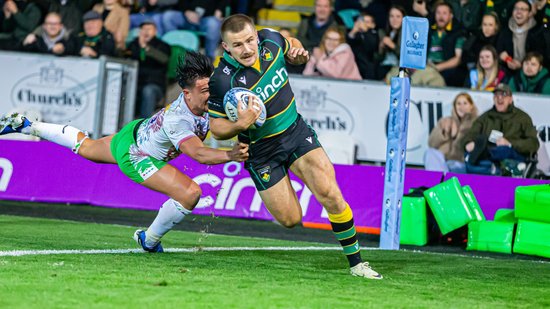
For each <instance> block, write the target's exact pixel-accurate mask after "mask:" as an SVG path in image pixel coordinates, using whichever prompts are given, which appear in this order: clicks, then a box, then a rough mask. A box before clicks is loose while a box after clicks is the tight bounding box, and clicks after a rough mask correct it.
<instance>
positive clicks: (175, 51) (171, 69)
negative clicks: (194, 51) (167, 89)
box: [167, 45, 187, 80]
mask: <svg viewBox="0 0 550 309" xmlns="http://www.w3.org/2000/svg"><path fill="white" fill-rule="evenodd" d="M186 53H187V50H186V49H185V48H183V47H181V46H179V45H172V46H171V54H170V60H168V74H167V75H168V80H174V79H175V78H176V67H177V66H178V62H179V61H180V58H182V60H183V57H185V54H186Z"/></svg>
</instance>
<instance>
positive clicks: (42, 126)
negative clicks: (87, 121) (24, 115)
mask: <svg viewBox="0 0 550 309" xmlns="http://www.w3.org/2000/svg"><path fill="white" fill-rule="evenodd" d="M79 132H80V130H79V129H77V128H75V127H71V126H66V125H60V124H53V123H44V122H38V121H33V123H32V125H30V126H28V127H26V128H23V130H21V133H24V134H29V135H34V136H38V137H40V138H43V139H46V140H49V141H50V142H54V143H56V144H59V145H61V146H65V147H67V148H70V149H73V148H74V147H75V145H76V144H77V139H78V133H79Z"/></svg>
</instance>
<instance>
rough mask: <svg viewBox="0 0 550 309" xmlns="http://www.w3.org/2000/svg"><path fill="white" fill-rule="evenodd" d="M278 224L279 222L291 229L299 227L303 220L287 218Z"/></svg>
mask: <svg viewBox="0 0 550 309" xmlns="http://www.w3.org/2000/svg"><path fill="white" fill-rule="evenodd" d="M277 222H279V223H280V224H281V225H282V226H284V227H286V228H289V229H291V228H293V227H295V226H297V225H298V224H300V223H302V218H297V217H286V218H283V219H280V220H277Z"/></svg>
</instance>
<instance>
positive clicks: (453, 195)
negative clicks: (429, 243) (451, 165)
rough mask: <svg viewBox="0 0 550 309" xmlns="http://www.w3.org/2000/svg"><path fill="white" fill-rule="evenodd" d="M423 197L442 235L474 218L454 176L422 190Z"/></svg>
mask: <svg viewBox="0 0 550 309" xmlns="http://www.w3.org/2000/svg"><path fill="white" fill-rule="evenodd" d="M424 197H425V198H426V201H427V202H428V205H429V206H430V208H431V210H432V213H433V214H434V217H435V220H436V221H437V225H438V226H439V229H440V230H441V233H442V234H443V235H445V234H447V233H449V232H451V231H454V230H456V229H458V228H460V227H462V226H464V225H466V224H468V222H470V221H472V220H473V218H474V216H473V215H472V211H471V210H470V206H469V205H468V202H467V201H466V198H465V197H464V193H463V192H462V187H461V186H460V183H459V182H458V179H457V178H456V177H452V178H451V179H449V180H447V181H445V182H442V183H440V184H438V185H437V186H434V187H431V188H429V189H428V190H426V191H424Z"/></svg>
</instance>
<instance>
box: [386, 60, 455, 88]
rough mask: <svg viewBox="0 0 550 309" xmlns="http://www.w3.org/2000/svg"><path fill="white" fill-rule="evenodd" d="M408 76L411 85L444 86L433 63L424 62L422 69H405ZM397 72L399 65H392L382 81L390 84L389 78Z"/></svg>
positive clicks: (443, 81) (443, 80)
mask: <svg viewBox="0 0 550 309" xmlns="http://www.w3.org/2000/svg"><path fill="white" fill-rule="evenodd" d="M407 72H408V74H409V77H410V78H411V85H413V86H426V87H445V79H443V76H441V74H439V72H438V71H437V70H436V69H435V67H434V66H433V64H430V63H428V64H426V68H424V70H415V69H407ZM398 74H399V66H394V67H392V68H391V70H389V71H388V74H386V77H385V78H384V81H385V82H386V84H388V85H389V84H390V82H391V78H392V77H395V76H397V75H398Z"/></svg>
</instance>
